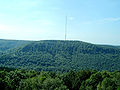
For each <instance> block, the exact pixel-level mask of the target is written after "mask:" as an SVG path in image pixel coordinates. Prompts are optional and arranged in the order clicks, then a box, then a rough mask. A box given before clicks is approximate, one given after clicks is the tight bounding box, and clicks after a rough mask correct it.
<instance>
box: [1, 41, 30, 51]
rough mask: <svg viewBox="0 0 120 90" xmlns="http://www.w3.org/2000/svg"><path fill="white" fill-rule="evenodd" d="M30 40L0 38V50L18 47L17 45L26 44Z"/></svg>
mask: <svg viewBox="0 0 120 90" xmlns="http://www.w3.org/2000/svg"><path fill="white" fill-rule="evenodd" d="M30 42H31V41H23V40H4V39H0V52H3V51H6V50H10V49H13V48H18V47H21V46H23V45H26V44H28V43H30Z"/></svg>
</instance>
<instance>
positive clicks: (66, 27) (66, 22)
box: [65, 16, 68, 40]
mask: <svg viewBox="0 0 120 90" xmlns="http://www.w3.org/2000/svg"><path fill="white" fill-rule="evenodd" d="M67 22H68V21H67V16H66V22H65V40H66V39H67Z"/></svg>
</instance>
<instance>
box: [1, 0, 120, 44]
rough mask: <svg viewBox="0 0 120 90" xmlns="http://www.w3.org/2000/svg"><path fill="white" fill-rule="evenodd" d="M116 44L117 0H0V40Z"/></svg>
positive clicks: (118, 32)
mask: <svg viewBox="0 0 120 90" xmlns="http://www.w3.org/2000/svg"><path fill="white" fill-rule="evenodd" d="M66 16H67V22H68V23H67V40H79V41H85V42H90V43H95V44H110V45H120V40H119V39H120V0H0V39H17V40H64V39H65V23H66Z"/></svg>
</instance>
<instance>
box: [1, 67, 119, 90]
mask: <svg viewBox="0 0 120 90" xmlns="http://www.w3.org/2000/svg"><path fill="white" fill-rule="evenodd" d="M0 90H120V72H117V71H115V72H108V71H102V72H100V71H96V70H80V71H73V70H70V71H69V72H65V73H61V72H50V71H48V72H45V71H33V70H30V71H28V70H23V69H22V70H16V69H10V68H0Z"/></svg>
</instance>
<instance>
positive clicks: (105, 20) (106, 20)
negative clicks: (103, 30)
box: [103, 17, 120, 22]
mask: <svg viewBox="0 0 120 90" xmlns="http://www.w3.org/2000/svg"><path fill="white" fill-rule="evenodd" d="M103 21H104V22H115V21H120V17H117V18H113V17H112V18H104V19H103Z"/></svg>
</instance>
